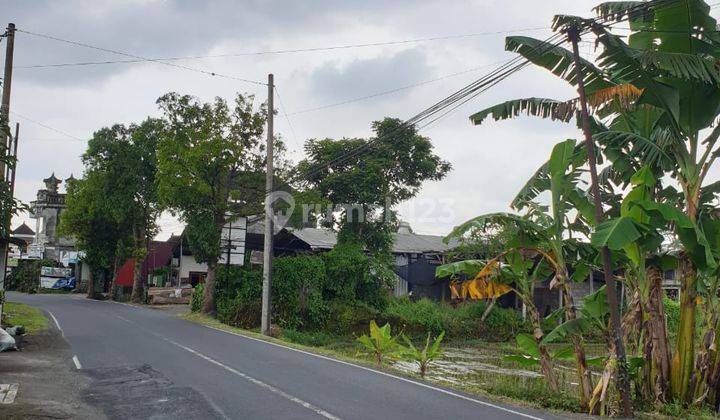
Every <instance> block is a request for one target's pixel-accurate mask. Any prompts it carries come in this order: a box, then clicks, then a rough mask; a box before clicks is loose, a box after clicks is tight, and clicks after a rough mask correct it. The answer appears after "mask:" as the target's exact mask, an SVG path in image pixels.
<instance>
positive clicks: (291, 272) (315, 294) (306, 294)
mask: <svg viewBox="0 0 720 420" xmlns="http://www.w3.org/2000/svg"><path fill="white" fill-rule="evenodd" d="M324 286H325V264H324V263H323V260H322V258H321V257H318V256H314V255H299V256H296V257H283V258H276V259H274V260H273V283H272V289H273V290H272V300H273V307H274V308H275V313H274V314H273V321H274V322H277V323H278V325H280V326H282V327H284V328H292V329H297V328H303V327H304V328H308V327H318V328H322V327H324V326H325V322H326V321H327V313H328V306H327V305H326V304H325V302H324V301H323V293H322V292H323V288H324Z"/></svg>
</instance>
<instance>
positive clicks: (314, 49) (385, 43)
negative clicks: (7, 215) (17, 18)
mask: <svg viewBox="0 0 720 420" xmlns="http://www.w3.org/2000/svg"><path fill="white" fill-rule="evenodd" d="M546 29H549V28H547V27H537V28H522V29H514V30H507V31H495V32H478V33H470V34H457V35H445V36H436V37H427V38H414V39H405V40H399V41H383V42H371V43H358V44H346V45H334V46H328V47H310V48H295V49H281V50H267V51H250V52H242V53H228V54H211V55H191V56H180V57H159V58H142V57H135V58H133V59H129V60H101V61H83V62H75V63H50V64H33V65H25V66H15V68H20V69H37V68H53V67H74V66H94V65H105V64H124V63H141V62H145V61H155V62H166V61H180V60H199V59H206V58H227V57H245V56H257V55H275V54H293V53H303V52H320V51H332V50H344V49H351V48H367V47H380V46H391V45H405V44H413V43H421V42H433V41H444V40H450V39H462V38H473V37H479V36H485V35H505V34H511V33H516V32H530V31H539V30H546ZM18 31H20V30H19V29H18ZM20 32H26V33H31V32H27V31H20ZM31 34H33V33H31ZM33 35H39V34H33ZM46 37H49V36H46ZM52 39H55V37H52ZM56 40H59V39H56ZM63 42H65V41H64V40H63ZM73 42H74V41H73ZM103 50H104V49H103Z"/></svg>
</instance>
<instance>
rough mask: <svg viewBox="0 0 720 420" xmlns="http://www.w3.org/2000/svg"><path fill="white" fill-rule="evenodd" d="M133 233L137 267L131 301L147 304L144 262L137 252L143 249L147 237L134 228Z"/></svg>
mask: <svg viewBox="0 0 720 420" xmlns="http://www.w3.org/2000/svg"><path fill="white" fill-rule="evenodd" d="M133 233H134V236H135V250H136V252H135V266H134V267H133V287H132V294H131V295H130V300H131V301H132V302H133V303H145V285H144V284H143V276H142V264H143V261H142V260H141V259H140V257H139V256H138V255H139V254H142V253H139V252H137V250H139V249H142V248H143V242H144V239H145V235H144V234H143V233H142V232H140V231H139V229H137V228H133ZM145 258H147V255H145Z"/></svg>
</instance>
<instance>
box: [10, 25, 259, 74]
mask: <svg viewBox="0 0 720 420" xmlns="http://www.w3.org/2000/svg"><path fill="white" fill-rule="evenodd" d="M17 32H22V33H25V34H28V35H32V36H36V37H40V38H45V39H50V40H53V41H57V42H62V43H65V44H70V45H74V46H77V47H84V48H90V49H93V50H98V51H103V52H108V53H111V54H116V55H121V56H125V57H131V58H134V59H135V60H138V61H147V62H152V63H158V64H162V65H165V66H170V67H175V68H179V69H183V70H188V71H193V72H196V73H201V74H205V75H208V76H213V77H215V76H217V77H222V78H226V79H232V80H237V81H240V82H245V83H251V84H254V85H260V86H266V85H267V84H266V83H265V82H260V81H257V80H250V79H245V78H242V77H235V76H230V75H226V74H221V73H217V72H214V71H208V70H202V69H198V68H195V67H189V66H186V65H183V64H175V63H169V62H167V61H162V60H158V59H155V58H147V57H141V56H139V55H135V54H130V53H127V52H124V51H118V50H112V49H109V48H104V47H98V46H96V45H91V44H86V43H84V42H79V41H71V40H68V39H63V38H58V37H56V36H52V35H46V34H40V33H37V32H30V31H26V30H23V29H17Z"/></svg>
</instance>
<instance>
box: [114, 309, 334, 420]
mask: <svg viewBox="0 0 720 420" xmlns="http://www.w3.org/2000/svg"><path fill="white" fill-rule="evenodd" d="M115 317H116V318H118V319H120V320H122V321H125V322H127V323H130V324H134V325H137V326H139V327H140V328H142V329H144V330H146V331H147V332H149V333H150V334H152V335H154V336H156V337H158V338H160V339H161V340H164V341H166V342H168V343H170V344H172V345H174V346H177V347H179V348H181V349H183V350H185V351H187V352H189V353H192V354H194V355H195V356H197V357H199V358H201V359H203V360H205V361H207V362H210V363H212V364H214V365H216V366H219V367H221V368H223V369H225V370H226V371H228V372H230V373H233V374H235V375H237V376H239V377H241V378H243V379H245V380H246V381H248V382H252V383H253V384H255V385H257V386H259V387H260V388H264V389H266V390H268V391H270V392H272V393H273V394H277V395H279V396H281V397H283V398H285V399H287V400H290V401H292V402H294V403H296V404H298V405H301V406H302V407H305V408H307V409H308V410H311V411H313V412H315V413H316V414H318V415H320V416H322V417H325V418H326V419H330V420H341V419H340V417H338V416H335V415H333V414H330V413H328V412H327V411H325V410H323V409H322V408H319V407H316V406H314V405H312V404H310V403H309V402H307V401H304V400H301V399H300V398H298V397H295V396H293V395H290V394H288V393H287V392H285V391H283V390H281V389H278V388H275V387H274V386H272V385H270V384H267V383H265V382H263V381H261V380H259V379H257V378H254V377H252V376H250V375H247V374H245V373H242V372H240V371H239V370H237V369H234V368H232V367H230V366H227V365H225V364H223V363H221V362H219V361H217V360H215V359H213V358H212V357H209V356H206V355H204V354H202V353H200V352H199V351H197V350H194V349H191V348H190V347H187V346H184V345H182V344H180V343H178V342H175V341H173V340H171V339H169V338H166V337H163V336H162V335H160V334H158V333H156V332H154V331H151V330H149V329H147V328H145V327H143V326H141V325H138V324H137V323H135V322H133V321H131V320H129V319H127V318H124V317H121V316H120V315H115Z"/></svg>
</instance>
